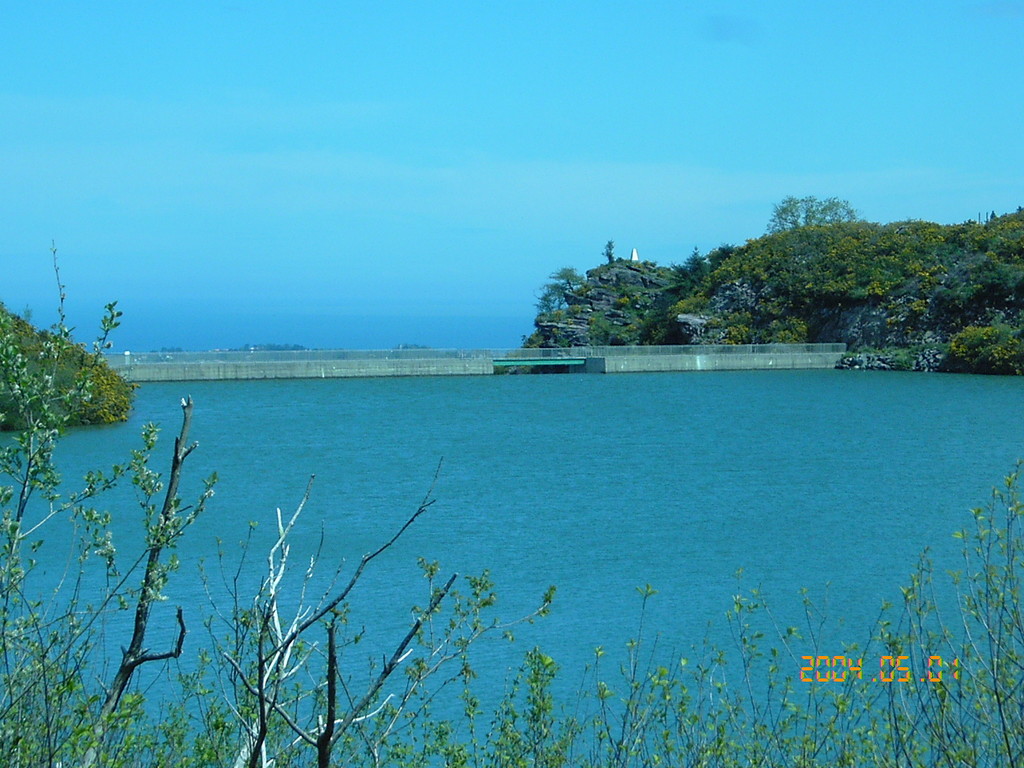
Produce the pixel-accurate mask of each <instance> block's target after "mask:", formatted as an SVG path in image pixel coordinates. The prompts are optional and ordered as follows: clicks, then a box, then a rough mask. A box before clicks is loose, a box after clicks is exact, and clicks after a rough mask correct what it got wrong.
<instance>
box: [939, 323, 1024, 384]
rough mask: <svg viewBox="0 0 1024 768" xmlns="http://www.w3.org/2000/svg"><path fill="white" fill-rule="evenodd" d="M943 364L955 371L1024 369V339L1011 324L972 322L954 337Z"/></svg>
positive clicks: (986, 371) (948, 369)
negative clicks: (978, 324) (980, 323)
mask: <svg viewBox="0 0 1024 768" xmlns="http://www.w3.org/2000/svg"><path fill="white" fill-rule="evenodd" d="M1018 333H1019V332H1018ZM942 367H943V370H945V371H950V372H953V373H996V374H1007V373H1008V374H1020V373H1024V342H1022V341H1021V339H1020V337H1019V335H1018V334H1017V333H1014V331H1013V330H1012V329H1010V328H1009V327H1007V326H1003V325H998V326H993V325H985V326H969V327H967V328H964V329H963V330H962V331H960V333H958V334H956V335H955V336H953V338H952V339H950V342H949V353H948V354H947V355H946V359H945V361H944V362H943V366H942Z"/></svg>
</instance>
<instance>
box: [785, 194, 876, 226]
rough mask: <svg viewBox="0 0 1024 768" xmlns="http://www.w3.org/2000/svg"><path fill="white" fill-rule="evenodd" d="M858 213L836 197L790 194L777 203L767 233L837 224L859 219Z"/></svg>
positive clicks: (846, 202)
mask: <svg viewBox="0 0 1024 768" xmlns="http://www.w3.org/2000/svg"><path fill="white" fill-rule="evenodd" d="M860 220H861V219H860V215H859V214H858V213H857V211H856V210H855V209H854V207H853V206H852V205H850V203H849V202H848V201H846V200H840V199H839V198H838V197H827V198H825V199H824V200H819V199H818V198H816V197H814V196H813V195H810V196H808V197H793V196H792V195H790V196H789V197H786V198H784V199H783V200H782V202H780V203H777V204H776V205H775V208H774V209H773V210H772V217H771V219H769V220H768V234H775V233H776V232H785V231H786V230H788V229H797V228H799V227H811V226H824V225H827V224H838V223H840V222H843V221H860Z"/></svg>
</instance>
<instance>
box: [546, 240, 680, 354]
mask: <svg viewBox="0 0 1024 768" xmlns="http://www.w3.org/2000/svg"><path fill="white" fill-rule="evenodd" d="M669 283H670V272H669V270H668V269H667V268H665V267H659V266H657V265H655V264H653V263H651V262H649V261H626V260H624V259H619V260H617V261H613V262H611V263H609V264H602V265H601V266H599V267H596V268H594V269H591V270H590V271H588V272H587V275H586V279H585V280H584V281H583V284H582V285H581V286H579V288H578V289H576V290H574V291H571V292H566V293H564V296H563V298H564V301H565V305H566V308H565V309H559V310H556V311H553V312H546V313H543V314H541V315H538V317H537V319H536V320H535V321H534V325H535V327H536V331H535V332H534V334H533V336H532V337H531V338H530V343H531V344H532V345H533V346H539V347H565V346H570V347H586V346H615V345H624V344H638V343H640V332H641V327H642V325H643V322H644V318H645V317H646V316H647V314H648V313H649V312H650V311H651V309H652V307H654V305H655V303H656V302H658V301H659V300H661V299H662V297H663V295H664V291H665V288H666V287H667V286H668V285H669Z"/></svg>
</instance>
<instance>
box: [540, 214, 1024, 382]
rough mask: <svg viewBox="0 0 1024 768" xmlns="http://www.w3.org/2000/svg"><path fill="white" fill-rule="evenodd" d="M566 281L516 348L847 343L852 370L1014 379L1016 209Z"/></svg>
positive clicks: (824, 231)
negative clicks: (860, 365) (523, 343)
mask: <svg viewBox="0 0 1024 768" xmlns="http://www.w3.org/2000/svg"><path fill="white" fill-rule="evenodd" d="M567 272H571V270H562V272H561V273H555V275H552V278H555V277H557V276H558V275H562V276H563V277H564V276H566V273H567ZM570 277H571V275H570ZM577 277H578V280H576V281H573V280H571V279H570V280H560V281H559V280H555V281H554V282H552V283H549V284H548V285H547V286H546V287H545V289H544V291H545V293H544V294H542V302H541V305H539V306H538V309H539V310H540V311H539V313H538V315H537V318H536V320H535V328H536V330H535V332H534V333H533V335H532V336H530V337H529V339H528V340H527V341H528V344H530V345H532V346H570V345H587V344H636V343H639V344H760V343H770V342H845V343H846V344H848V345H849V347H850V349H851V351H852V352H853V353H855V354H854V358H853V359H854V364H857V363H863V364H865V365H871V366H874V367H896V368H908V369H910V368H916V369H919V370H937V369H941V370H948V371H965V372H981V373H1024V212H1022V211H1021V210H1020V209H1018V211H1017V212H1016V213H1012V214H1008V215H1004V216H996V215H994V214H993V215H992V216H990V217H989V219H988V220H987V221H986V222H984V223H978V222H974V221H969V222H966V223H964V224H955V225H942V224H934V223H931V222H925V221H902V222H894V223H891V224H877V223H871V222H866V221H859V220H853V221H837V222H835V223H831V224H822V225H805V226H793V227H790V228H788V229H782V230H781V231H776V232H773V233H772V234H767V235H764V236H762V237H758V238H756V239H753V240H748V241H747V243H746V244H744V245H741V246H730V245H723V246H721V247H719V248H716V249H715V250H713V251H711V252H710V253H708V254H700V253H698V252H695V253H694V254H693V255H692V256H691V257H690V258H689V259H688V260H687V261H686V263H684V264H681V265H673V266H671V267H661V266H657V265H655V264H652V263H650V262H629V261H625V260H621V259H619V260H613V261H611V262H610V263H608V264H603V265H601V266H599V267H596V268H595V269H592V270H590V271H588V272H587V274H586V276H585V277H584V276H577ZM559 292H560V293H559ZM556 294H558V295H556ZM559 298H560V300H559ZM545 300H546V304H545ZM857 353H859V356H858V354H857Z"/></svg>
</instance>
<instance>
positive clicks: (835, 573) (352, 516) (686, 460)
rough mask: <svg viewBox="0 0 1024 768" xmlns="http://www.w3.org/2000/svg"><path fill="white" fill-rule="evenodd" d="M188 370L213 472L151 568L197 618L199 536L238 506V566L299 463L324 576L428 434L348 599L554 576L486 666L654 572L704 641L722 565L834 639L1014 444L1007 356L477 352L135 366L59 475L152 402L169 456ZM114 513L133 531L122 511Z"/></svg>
mask: <svg viewBox="0 0 1024 768" xmlns="http://www.w3.org/2000/svg"><path fill="white" fill-rule="evenodd" d="M185 394H191V396H192V397H193V398H194V400H195V402H196V410H195V424H194V436H195V437H196V438H197V439H198V440H199V441H200V449H199V450H198V451H197V452H196V453H195V454H193V457H192V458H191V459H190V461H191V462H192V465H193V466H192V471H193V473H194V474H193V479H192V483H191V487H192V488H196V487H198V483H197V480H196V478H197V477H198V476H200V475H204V474H208V473H209V472H210V471H213V470H216V471H217V473H218V474H219V476H220V483H219V484H218V486H217V495H216V496H215V498H214V499H213V501H212V502H211V505H210V508H209V510H208V512H207V513H206V514H205V516H204V517H203V518H201V519H200V520H199V521H198V522H197V524H196V526H195V528H194V530H192V531H190V533H189V536H188V542H187V545H186V546H184V547H183V548H182V552H181V554H182V557H183V560H184V562H185V565H186V567H185V568H183V569H182V571H181V572H180V573H179V574H177V575H176V576H175V578H174V581H173V582H172V586H171V589H170V595H171V601H172V602H181V603H183V604H184V605H185V606H186V609H187V613H186V617H187V619H188V620H189V622H190V626H193V627H198V626H199V625H200V621H201V616H202V614H203V612H204V611H205V610H206V609H205V607H204V606H206V605H208V598H207V596H206V593H205V590H204V589H203V587H202V584H201V582H200V580H199V578H198V574H197V571H196V569H195V566H196V564H197V563H198V562H199V561H204V562H205V563H206V566H207V568H208V569H209V570H210V571H211V572H216V569H215V568H213V567H212V565H211V564H213V563H214V562H215V552H216V550H217V546H218V545H217V541H218V539H219V540H220V541H221V542H222V543H223V546H224V548H225V549H226V551H227V553H228V554H227V558H228V561H229V562H234V561H235V560H237V555H238V549H237V547H236V546H235V545H236V544H237V542H239V541H240V540H241V539H242V538H243V537H244V536H245V534H246V531H247V529H248V522H249V521H257V522H258V523H259V526H258V528H257V529H256V534H255V543H256V545H257V547H256V549H257V555H256V556H254V557H253V559H252V561H251V565H250V566H248V570H247V575H248V576H249V577H251V578H253V579H256V578H258V577H259V576H261V575H262V569H263V563H264V562H265V561H264V557H265V556H264V555H263V546H264V545H265V543H266V542H267V541H269V536H270V533H271V529H272V526H273V520H274V510H275V508H277V507H281V508H282V509H284V510H285V511H289V510H291V509H293V508H294V506H295V504H296V503H297V502H298V500H299V498H300V497H301V495H302V491H303V489H304V487H305V485H306V482H307V480H308V478H309V476H310V475H311V474H313V473H315V474H316V480H315V483H314V490H313V495H312V498H311V500H310V502H309V505H308V507H307V509H306V512H305V513H304V517H303V518H302V523H301V525H300V528H299V529H298V531H297V535H296V538H295V542H294V544H293V552H294V555H293V556H294V557H295V558H296V560H298V561H301V560H303V559H304V558H306V557H308V556H309V554H310V553H311V552H312V551H314V549H315V547H316V546H317V543H318V542H319V540H320V536H321V532H322V533H323V557H322V564H323V565H324V566H327V567H325V568H324V573H325V575H329V572H330V571H331V570H332V569H333V567H334V566H335V565H336V564H340V563H342V562H343V561H345V562H346V563H347V567H348V569H349V570H350V569H351V567H352V565H354V563H355V562H356V561H357V560H358V558H359V556H360V555H361V554H363V553H364V552H367V551H369V550H370V549H372V548H374V547H375V546H376V545H377V544H379V543H380V542H381V541H382V540H383V539H384V538H385V537H386V536H388V535H389V534H390V532H392V531H393V530H395V528H396V527H397V526H398V525H399V524H400V523H401V521H402V520H403V519H404V517H403V516H405V515H407V514H409V513H411V512H412V511H413V510H415V508H416V506H417V505H418V503H419V502H420V500H421V499H422V498H423V497H424V494H425V493H426V492H427V491H428V489H429V488H430V486H431V482H432V478H433V476H434V473H435V469H436V468H437V466H438V463H439V461H442V459H443V464H442V466H441V469H440V473H439V476H438V479H437V482H436V486H435V488H434V491H433V493H434V497H435V498H436V499H437V501H436V503H435V504H434V505H433V506H432V507H431V508H430V510H429V512H428V513H427V515H426V516H424V517H423V518H422V519H421V520H420V521H418V522H417V523H416V525H415V526H414V527H413V528H412V529H411V530H410V531H409V532H408V534H407V536H406V537H405V538H404V539H403V540H402V542H401V543H400V545H399V546H398V547H396V548H395V549H394V550H393V551H391V552H389V553H388V554H387V555H386V556H385V557H383V558H382V559H381V561H380V562H379V563H378V564H377V565H378V567H376V568H374V569H372V570H371V571H370V572H369V574H368V577H367V580H366V583H365V585H364V586H365V589H364V590H363V592H362V593H361V594H360V595H358V596H357V600H356V602H355V606H354V609H353V611H354V613H353V616H354V619H355V620H356V621H357V622H363V623H365V624H366V626H367V628H368V629H369V639H370V641H371V647H372V643H373V642H374V638H375V637H377V635H376V633H377V632H379V633H380V637H381V638H383V637H385V636H394V635H395V633H396V632H399V631H401V630H402V629H403V628H405V627H407V626H408V606H409V605H411V604H412V603H414V602H419V603H421V604H422V603H423V602H424V601H425V597H424V580H423V579H422V577H421V576H420V575H419V572H418V571H417V569H416V565H415V560H416V558H417V557H420V556H423V557H427V558H429V559H436V560H439V561H440V562H441V565H442V571H443V572H446V573H447V572H451V571H457V572H459V573H462V574H470V573H478V572H480V571H482V570H483V569H485V568H487V569H490V571H491V573H492V574H493V577H494V579H495V581H496V583H497V590H498V593H499V596H500V602H499V614H500V615H501V616H502V617H505V618H511V617H513V616H516V615H519V614H522V613H525V612H527V611H529V610H530V609H531V608H532V607H533V606H534V605H535V604H536V602H537V600H538V598H539V597H540V595H541V593H542V592H543V590H544V588H545V587H546V586H547V585H548V584H555V585H557V586H558V595H557V598H556V602H555V604H554V609H553V612H552V615H551V616H550V617H548V618H547V619H544V620H542V621H541V622H539V623H537V624H536V625H535V626H533V627H530V628H529V629H528V630H526V631H524V632H523V633H521V637H520V642H519V643H518V648H517V650H516V651H514V652H513V653H509V652H508V651H507V650H505V649H504V648H503V647H502V648H499V647H497V646H494V647H491V646H486V647H484V648H483V649H482V653H481V655H480V656H479V659H480V663H481V664H483V665H484V666H490V667H493V668H494V670H495V671H496V672H501V671H502V670H504V669H505V668H506V667H507V666H509V665H512V664H514V663H515V662H516V660H517V659H518V658H519V657H520V655H521V653H522V651H524V650H525V649H526V648H527V647H529V644H533V643H539V644H541V645H542V646H543V647H544V648H545V650H546V651H547V652H548V653H550V654H551V655H552V656H554V657H555V658H556V660H558V661H559V662H560V663H562V665H563V666H564V667H566V668H567V669H569V670H574V669H578V668H579V667H581V666H582V664H583V663H584V662H585V661H586V660H588V659H589V658H590V653H591V651H592V649H593V648H594V647H595V646H597V645H603V646H605V647H609V648H616V647H619V648H621V647H622V644H623V643H624V642H625V640H626V639H627V638H628V637H629V636H630V635H631V634H632V632H633V631H634V630H635V627H636V622H637V618H638V609H639V605H640V601H639V598H638V595H637V593H636V587H638V586H641V585H644V584H648V583H649V584H651V585H652V586H653V587H654V588H655V589H657V590H658V591H659V594H658V595H657V596H656V597H655V598H654V600H653V601H652V603H651V615H650V616H649V619H648V621H649V622H650V625H651V626H655V627H657V628H658V631H659V632H660V634H661V637H662V645H663V646H669V647H672V648H676V649H686V648H688V647H689V646H690V645H692V644H695V643H699V642H700V641H701V640H702V638H703V637H704V635H705V632H706V631H707V629H706V628H707V625H708V623H709V622H713V624H714V626H715V627H716V629H713V630H712V632H713V633H717V634H716V637H724V634H723V632H724V630H723V629H721V628H722V627H724V622H723V620H722V615H723V613H724V612H725V611H726V610H727V609H728V608H729V607H730V605H731V596H732V595H733V594H734V593H735V592H737V590H738V587H737V583H736V581H735V579H734V578H733V574H734V573H735V572H736V570H737V569H739V568H742V569H743V570H744V577H743V582H742V585H741V587H740V588H742V589H750V588H753V587H756V586H760V587H761V588H762V589H763V591H764V592H765V593H766V594H767V595H768V596H769V598H770V599H771V601H772V603H773V604H774V605H775V607H776V612H777V614H778V615H779V617H780V623H782V624H800V623H802V613H801V611H800V609H799V596H798V592H799V590H800V588H801V587H806V588H807V589H808V590H809V592H810V595H811V596H812V597H813V598H815V599H816V600H819V601H820V600H823V599H825V595H826V593H827V595H828V602H829V605H830V612H831V613H832V614H833V615H834V616H836V617H837V618H843V619H845V625H844V628H842V629H839V630H837V634H836V635H835V636H834V637H833V638H832V640H831V641H830V642H836V643H838V642H841V641H861V640H863V639H864V637H865V635H866V633H867V631H868V629H869V624H870V622H871V621H872V620H873V619H874V617H875V616H876V615H877V612H878V607H879V605H880V603H881V601H882V600H883V599H894V598H895V597H896V596H898V594H899V592H898V585H899V584H901V583H903V582H904V581H905V579H906V576H907V574H908V573H909V572H910V571H911V569H912V568H913V566H914V564H915V562H916V560H917V557H918V555H919V553H920V552H921V551H922V550H923V549H924V548H926V547H929V548H931V551H932V554H933V556H934V557H935V558H936V560H937V561H938V563H939V564H940V569H941V568H945V567H948V568H953V567H956V566H957V563H956V552H957V551H958V550H957V547H956V542H955V541H954V540H953V539H952V537H951V533H952V532H953V531H954V530H956V529H958V528H960V527H962V526H964V525H966V524H967V521H968V515H967V510H968V509H969V508H971V507H973V506H980V505H982V504H984V503H985V502H986V500H987V499H988V497H989V495H990V489H991V488H992V486H993V485H996V484H998V483H999V482H1000V481H1001V479H1002V477H1003V476H1004V475H1005V474H1006V473H1008V472H1009V471H1010V470H1012V468H1013V466H1014V463H1015V462H1016V460H1017V459H1018V458H1021V457H1024V447H1022V445H1021V435H1022V431H1021V418H1020V414H1021V404H1022V402H1024V380H1022V379H1020V378H996V377H973V376H951V375H949V376H947V375H913V374H890V373H866V372H840V371H792V372H728V373H700V374H648V375H617V376H583V375H577V376H570V375H563V376H554V375H552V376H494V377H471V378H416V379H362V380H326V381H324V380H316V381H267V382H214V383H192V384H188V385H185V384H147V385H145V386H144V387H142V388H141V389H140V390H139V393H138V401H137V405H136V408H135V414H134V415H133V417H132V421H131V423H129V424H127V425H122V426H116V427H110V428H103V429H96V430H80V431H76V432H75V433H73V434H72V435H71V436H70V437H69V438H68V440H67V442H66V444H65V445H64V447H63V449H62V451H63V452H62V462H63V464H64V465H65V467H66V470H67V474H68V475H69V476H71V475H74V474H75V473H76V472H80V470H81V468H82V467H83V466H85V464H86V463H87V462H88V463H91V464H100V465H101V464H103V463H104V462H107V461H111V460H114V459H116V458H118V457H121V456H123V455H124V453H125V451H126V450H127V447H128V446H130V445H131V444H132V443H133V440H134V439H135V437H134V436H135V435H137V433H138V429H139V426H140V425H141V423H142V422H143V421H148V420H153V421H156V422H159V423H161V424H162V425H163V427H164V433H163V434H164V437H165V438H167V442H166V444H165V445H164V446H163V449H164V450H163V452H161V454H160V455H161V457H164V456H166V453H167V451H168V450H169V443H170V437H171V435H172V434H173V433H174V432H175V431H176V429H177V426H178V423H179V420H180V410H179V408H178V402H179V400H180V398H181V396H183V395H185ZM165 463H166V462H165V461H163V460H161V461H160V462H158V463H157V464H156V466H157V467H158V468H162V467H163V466H164V465H165ZM125 498H127V500H128V501H130V494H126V497H125ZM119 509H120V507H119ZM118 519H119V521H120V520H122V518H120V517H119V518H118ZM118 527H119V528H120V529H121V532H122V533H123V535H124V537H125V538H126V539H128V540H130V538H131V536H132V535H134V534H133V533H132V532H133V531H136V530H137V523H136V522H135V521H134V519H132V517H131V515H130V514H129V515H128V516H127V517H126V518H123V522H118ZM318 583H322V582H318ZM167 613H168V617H169V616H170V614H171V611H169V610H168V611H167ZM168 620H169V619H168ZM190 642H192V641H191V640H190ZM809 652H810V651H809ZM823 652H832V651H829V650H827V649H826V650H825V651H823ZM834 652H835V653H839V652H840V649H839V648H836V649H835V651H834ZM794 671H795V670H794Z"/></svg>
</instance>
